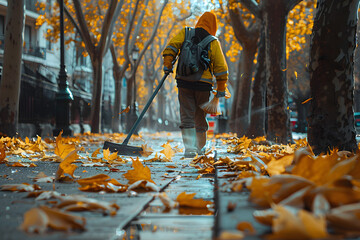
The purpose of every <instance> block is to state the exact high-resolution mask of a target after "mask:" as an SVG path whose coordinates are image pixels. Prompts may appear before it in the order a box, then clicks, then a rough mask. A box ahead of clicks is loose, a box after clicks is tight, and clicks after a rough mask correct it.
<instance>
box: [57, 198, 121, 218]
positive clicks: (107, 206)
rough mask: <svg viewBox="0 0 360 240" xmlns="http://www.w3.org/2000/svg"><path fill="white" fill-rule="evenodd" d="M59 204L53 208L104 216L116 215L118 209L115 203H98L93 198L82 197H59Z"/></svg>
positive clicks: (98, 201)
mask: <svg viewBox="0 0 360 240" xmlns="http://www.w3.org/2000/svg"><path fill="white" fill-rule="evenodd" d="M58 199H60V201H61V202H60V203H59V204H58V205H56V206H55V207H57V208H60V209H63V210H66V211H92V212H100V213H103V214H105V215H111V216H113V215H116V212H117V210H119V209H120V207H119V206H118V205H117V204H116V203H109V202H105V201H100V200H97V199H95V198H87V197H83V196H59V197H58Z"/></svg>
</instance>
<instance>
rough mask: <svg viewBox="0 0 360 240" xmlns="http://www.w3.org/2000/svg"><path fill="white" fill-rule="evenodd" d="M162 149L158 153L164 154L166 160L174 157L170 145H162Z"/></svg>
mask: <svg viewBox="0 0 360 240" xmlns="http://www.w3.org/2000/svg"><path fill="white" fill-rule="evenodd" d="M162 147H163V148H164V149H163V150H161V151H160V153H162V154H164V155H165V157H166V158H167V159H169V160H171V159H172V157H173V156H175V152H174V150H172V148H171V145H170V143H168V142H167V143H165V144H163V145H162Z"/></svg>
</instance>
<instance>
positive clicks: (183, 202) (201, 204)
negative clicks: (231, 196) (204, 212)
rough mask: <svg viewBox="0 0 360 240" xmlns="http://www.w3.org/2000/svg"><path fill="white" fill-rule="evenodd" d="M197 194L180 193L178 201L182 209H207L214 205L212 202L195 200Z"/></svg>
mask: <svg viewBox="0 0 360 240" xmlns="http://www.w3.org/2000/svg"><path fill="white" fill-rule="evenodd" d="M195 195H196V193H190V194H187V193H186V192H182V193H180V194H179V195H178V196H177V198H176V201H177V202H178V203H179V206H180V207H191V208H207V205H209V204H212V203H213V202H211V201H205V200H204V199H194V196H195Z"/></svg>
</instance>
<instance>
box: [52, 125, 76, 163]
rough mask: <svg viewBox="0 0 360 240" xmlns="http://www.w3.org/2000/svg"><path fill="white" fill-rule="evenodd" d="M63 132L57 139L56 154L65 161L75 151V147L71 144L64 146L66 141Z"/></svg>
mask: <svg viewBox="0 0 360 240" xmlns="http://www.w3.org/2000/svg"><path fill="white" fill-rule="evenodd" d="M61 135H62V131H61V132H60V133H59V136H57V138H56V147H55V151H54V153H55V154H56V155H58V156H59V157H60V158H62V159H65V157H66V156H67V155H68V154H69V153H70V152H72V151H74V150H75V146H73V145H70V144H64V140H63V138H62V136H61Z"/></svg>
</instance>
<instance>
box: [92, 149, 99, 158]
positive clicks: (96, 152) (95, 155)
mask: <svg viewBox="0 0 360 240" xmlns="http://www.w3.org/2000/svg"><path fill="white" fill-rule="evenodd" d="M100 149H101V148H98V149H96V150H95V151H94V152H93V153H92V154H91V157H93V158H95V157H97V155H98V154H100Z"/></svg>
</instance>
